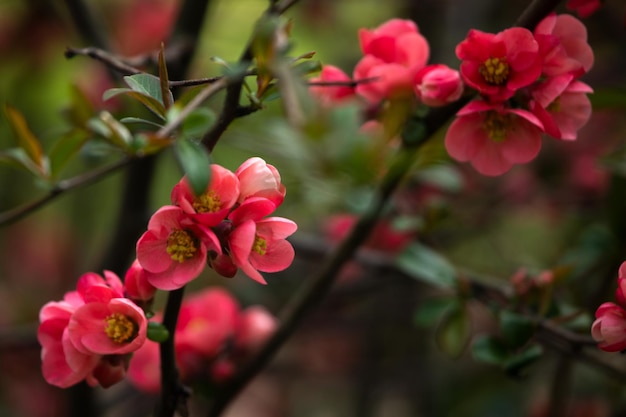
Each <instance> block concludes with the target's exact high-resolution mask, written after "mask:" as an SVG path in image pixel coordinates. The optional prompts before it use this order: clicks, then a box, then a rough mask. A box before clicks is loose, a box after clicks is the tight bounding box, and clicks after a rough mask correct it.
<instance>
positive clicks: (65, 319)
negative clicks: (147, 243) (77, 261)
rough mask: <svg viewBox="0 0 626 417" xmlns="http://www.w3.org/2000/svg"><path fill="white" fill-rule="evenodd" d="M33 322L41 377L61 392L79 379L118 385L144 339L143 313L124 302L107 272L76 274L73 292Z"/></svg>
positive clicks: (117, 282)
mask: <svg viewBox="0 0 626 417" xmlns="http://www.w3.org/2000/svg"><path fill="white" fill-rule="evenodd" d="M39 320H40V325H39V329H38V332H37V338H38V340H39V343H40V344H41V346H42V350H41V359H42V370H43V376H44V378H45V380H46V381H47V382H48V383H50V384H52V385H56V386H58V387H61V388H66V387H69V386H71V385H74V384H76V383H78V382H80V381H82V380H86V381H87V383H88V384H89V385H91V386H96V385H102V386H103V387H109V386H111V385H113V384H115V383H117V382H119V381H121V380H122V379H123V378H124V376H125V374H126V368H127V366H128V361H129V359H130V356H131V354H132V352H134V351H136V350H137V349H139V348H140V347H141V346H142V345H143V343H144V342H145V340H146V331H147V320H146V317H145V316H144V312H143V310H142V309H141V308H139V307H138V306H137V305H135V304H134V303H133V302H132V301H131V300H129V299H128V298H125V297H124V287H123V285H122V282H121V281H120V279H119V278H118V276H117V275H115V274H114V273H113V272H111V271H104V276H100V275H98V274H96V273H93V272H88V273H86V274H84V275H82V276H81V277H80V279H79V280H78V284H77V286H76V290H75V291H71V292H68V293H66V294H65V297H64V298H63V300H61V301H52V302H49V303H47V304H46V305H44V306H43V307H42V309H41V311H40V313H39Z"/></svg>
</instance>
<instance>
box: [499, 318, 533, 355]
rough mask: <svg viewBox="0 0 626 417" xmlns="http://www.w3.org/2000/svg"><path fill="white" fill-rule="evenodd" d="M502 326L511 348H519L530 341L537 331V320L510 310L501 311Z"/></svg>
mask: <svg viewBox="0 0 626 417" xmlns="http://www.w3.org/2000/svg"><path fill="white" fill-rule="evenodd" d="M500 328H501V329H502V335H503V336H504V339H505V341H506V343H507V344H508V345H509V346H510V347H511V348H518V347H521V346H523V345H524V344H526V343H527V342H528V340H529V339H530V338H531V337H532V336H533V334H534V333H535V328H536V324H535V322H534V321H533V320H532V319H530V318H528V317H526V316H523V315H521V314H517V313H514V312H512V311H510V310H502V311H501V312H500Z"/></svg>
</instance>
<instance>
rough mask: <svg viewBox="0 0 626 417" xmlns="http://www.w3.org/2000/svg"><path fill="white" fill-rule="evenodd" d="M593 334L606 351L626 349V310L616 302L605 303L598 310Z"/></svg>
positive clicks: (599, 346) (592, 328) (592, 330)
mask: <svg viewBox="0 0 626 417" xmlns="http://www.w3.org/2000/svg"><path fill="white" fill-rule="evenodd" d="M595 316H596V320H595V321H594V322H593V324H592V326H591V336H592V337H593V338H594V340H596V341H597V342H598V348H600V349H602V350H604V351H606V352H619V351H622V350H624V349H626V310H624V308H623V307H621V306H619V305H617V304H615V303H610V302H609V303H604V304H602V305H601V306H600V307H598V309H597V310H596V315H595Z"/></svg>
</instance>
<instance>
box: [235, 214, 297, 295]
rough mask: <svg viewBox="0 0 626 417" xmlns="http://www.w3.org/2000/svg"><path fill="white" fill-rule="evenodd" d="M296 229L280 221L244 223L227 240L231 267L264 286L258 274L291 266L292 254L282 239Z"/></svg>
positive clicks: (278, 219) (286, 242)
mask: <svg viewBox="0 0 626 417" xmlns="http://www.w3.org/2000/svg"><path fill="white" fill-rule="evenodd" d="M297 228H298V227H297V225H296V223H294V222H293V221H291V220H288V219H284V218H282V217H267V218H264V219H261V220H258V221H257V220H254V219H251V218H248V219H246V220H243V221H242V222H241V223H239V224H237V225H236V226H234V227H233V230H232V231H231V233H230V235H229V237H228V244H229V248H230V255H231V258H232V262H233V264H234V265H236V266H237V267H239V268H241V270H242V271H243V272H244V273H245V274H246V275H247V276H249V277H250V278H252V279H253V280H255V281H257V282H259V283H261V284H266V283H267V282H266V281H265V279H264V278H263V275H261V273H260V272H259V271H262V272H278V271H282V270H284V269H286V268H287V267H289V265H291V263H292V262H293V259H294V256H295V253H294V250H293V247H292V246H291V244H290V243H289V242H288V241H287V240H285V238H286V237H288V236H290V235H292V234H293V233H294V232H295V231H296V230H297Z"/></svg>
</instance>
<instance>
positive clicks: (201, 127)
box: [182, 107, 217, 138]
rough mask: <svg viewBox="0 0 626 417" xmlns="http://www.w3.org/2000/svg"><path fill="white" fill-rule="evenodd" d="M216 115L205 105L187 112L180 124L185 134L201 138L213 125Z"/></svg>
mask: <svg viewBox="0 0 626 417" xmlns="http://www.w3.org/2000/svg"><path fill="white" fill-rule="evenodd" d="M216 120H217V116H216V115H215V113H214V112H213V111H212V110H211V109H209V108H207V107H199V108H197V109H195V110H194V111H192V112H191V113H189V116H187V117H186V118H185V120H184V121H183V125H182V131H183V134H184V135H185V136H189V137H193V138H201V137H202V136H203V135H204V134H205V133H206V132H207V131H208V130H209V129H210V128H211V126H213V124H214V123H215V121H216Z"/></svg>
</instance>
